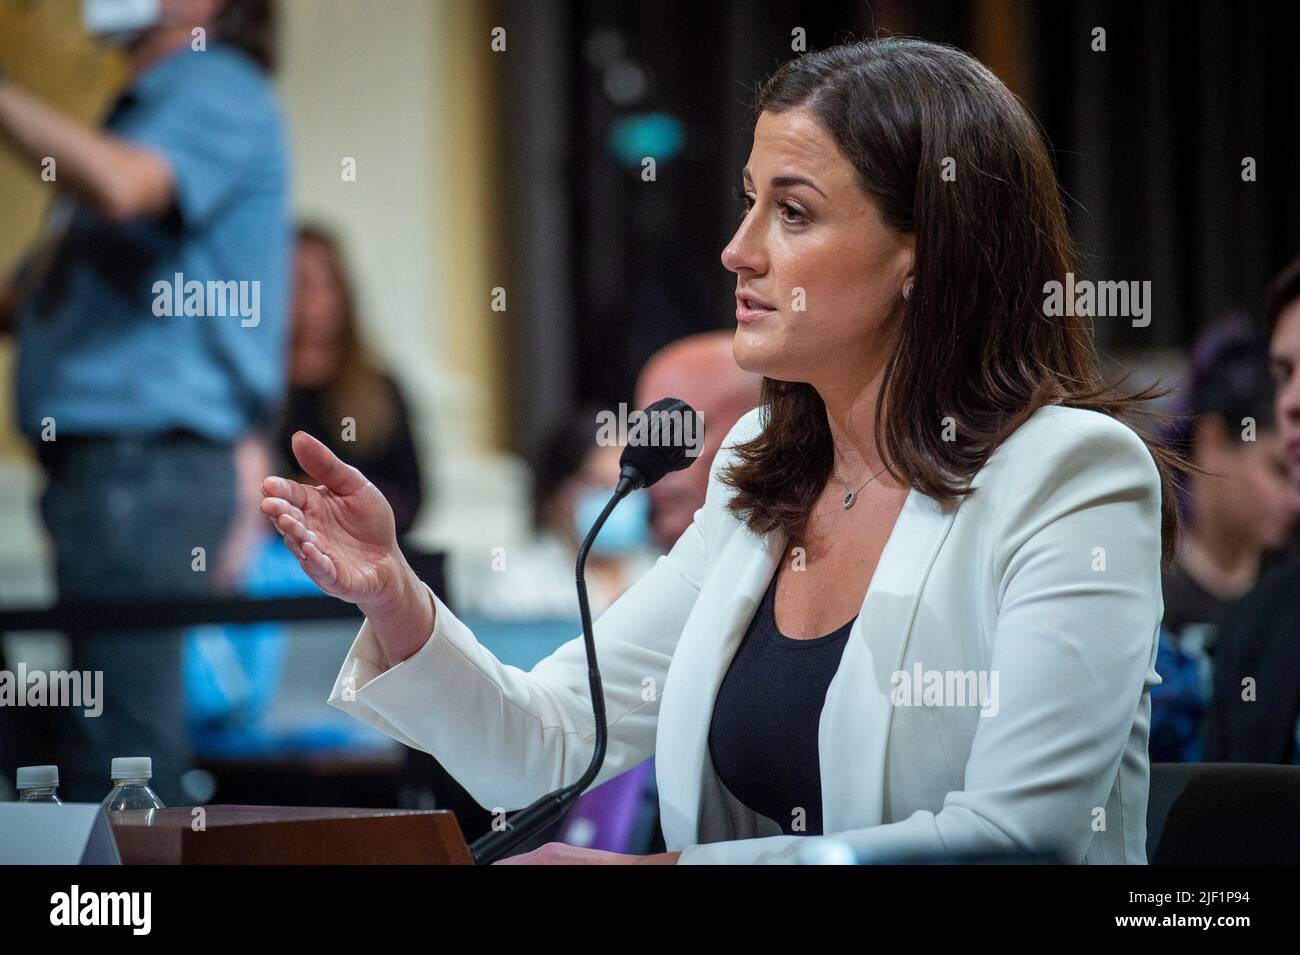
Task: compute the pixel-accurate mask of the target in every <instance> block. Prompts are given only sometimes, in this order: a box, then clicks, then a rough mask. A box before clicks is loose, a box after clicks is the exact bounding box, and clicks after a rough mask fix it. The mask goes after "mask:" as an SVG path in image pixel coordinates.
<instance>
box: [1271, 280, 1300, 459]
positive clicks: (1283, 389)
mask: <svg viewBox="0 0 1300 955" xmlns="http://www.w3.org/2000/svg"><path fill="white" fill-rule="evenodd" d="M1264 321H1265V327H1266V328H1267V329H1268V332H1269V367H1270V368H1271V369H1272V373H1273V382H1274V385H1275V386H1276V392H1275V395H1276V398H1275V405H1276V418H1277V428H1278V432H1279V434H1280V435H1281V444H1282V450H1283V453H1284V454H1285V455H1286V456H1287V459H1288V460H1289V461H1290V464H1291V476H1292V479H1293V480H1294V481H1295V482H1296V484H1297V485H1300V258H1297V259H1296V260H1295V261H1294V262H1292V263H1291V264H1290V265H1289V266H1287V268H1286V269H1284V270H1283V271H1282V273H1281V274H1280V275H1279V276H1278V277H1277V278H1276V279H1274V280H1273V284H1272V285H1271V286H1269V290H1268V294H1267V296H1266V297H1265V302H1264Z"/></svg>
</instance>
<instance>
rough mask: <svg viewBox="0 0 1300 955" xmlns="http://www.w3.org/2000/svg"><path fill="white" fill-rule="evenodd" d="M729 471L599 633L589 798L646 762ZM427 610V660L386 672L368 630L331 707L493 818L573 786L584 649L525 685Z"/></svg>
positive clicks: (585, 736)
mask: <svg viewBox="0 0 1300 955" xmlns="http://www.w3.org/2000/svg"><path fill="white" fill-rule="evenodd" d="M744 420H746V419H742V421H744ZM739 427H740V425H737V428H739ZM736 433H737V429H733V430H732V433H731V435H729V436H728V438H729V439H730V438H731V437H733V436H734V435H735V434H736ZM723 458H724V454H723V452H722V451H720V452H719V454H718V455H717V456H716V457H715V459H714V462H713V464H712V470H713V472H714V475H715V477H714V478H711V481H710V487H709V494H708V499H707V500H706V502H705V504H704V506H703V507H701V508H700V509H699V510H697V511H696V513H695V519H694V521H693V522H692V523H691V525H690V526H689V527H688V528H687V529H686V531H685V532H684V533H683V534H682V536H681V537H680V538H679V539H678V540H677V543H676V544H674V545H673V548H672V550H671V551H670V552H669V553H667V554H665V555H663V556H662V557H660V558H659V559H658V560H657V561H656V562H655V564H654V565H653V566H652V567H651V569H650V570H649V571H648V572H647V573H646V574H645V575H644V576H642V577H641V579H639V580H638V581H637V582H636V583H635V584H633V585H632V586H631V587H630V588H629V589H628V590H626V591H625V592H624V593H623V594H622V596H620V597H619V598H618V599H617V600H616V601H614V603H612V604H611V605H610V606H609V607H608V608H607V609H606V610H605V612H604V613H603V614H601V615H600V616H599V617H598V618H597V619H596V620H595V621H594V622H593V632H594V636H595V641H596V654H597V659H598V661H599V664H600V673H601V681H602V688H603V690H604V696H605V708H606V720H607V724H608V731H609V732H608V740H607V748H606V754H605V760H604V763H603V764H602V766H601V769H600V772H599V774H598V775H597V776H596V778H595V780H594V781H593V782H592V784H591V786H592V787H595V786H598V785H600V784H601V783H602V782H605V781H606V780H609V779H612V778H613V777H615V776H617V775H619V774H620V773H623V772H626V771H627V770H629V769H631V768H633V767H634V766H636V765H638V764H640V763H642V762H644V761H645V760H647V759H649V758H650V757H651V756H653V755H654V749H655V731H656V727H657V724H658V714H659V694H660V692H661V690H662V688H663V685H664V679H665V677H666V676H667V673H668V665H669V663H670V662H671V660H672V656H673V652H674V651H675V649H676V647H677V641H678V639H679V637H680V636H681V632H682V629H683V627H684V626H685V624H686V619H687V617H688V616H689V615H690V612H691V609H692V608H693V607H694V605H695V600H696V597H697V596H698V594H699V590H700V582H701V580H702V578H703V575H704V573H705V568H706V563H707V559H708V546H707V540H708V538H709V536H710V528H711V527H712V524H713V522H714V520H715V519H716V513H715V512H719V508H720V506H721V494H720V492H719V489H718V488H717V486H716V473H717V471H718V469H719V462H720V461H721V460H722V459H723ZM429 597H430V599H431V600H432V601H433V602H434V607H435V609H436V614H435V618H434V628H433V633H432V634H431V635H430V637H429V639H428V641H427V642H426V643H425V644H424V646H423V647H421V648H420V650H418V651H417V652H416V653H415V654H413V655H412V656H411V657H409V658H408V659H406V660H403V661H402V662H401V663H399V664H397V666H395V667H392V668H391V669H385V665H384V662H383V660H384V658H383V655H382V653H381V651H380V647H379V644H378V642H377V641H376V640H375V637H374V635H373V633H372V632H371V628H370V623H369V621H366V622H365V623H364V624H363V625H362V627H361V631H360V633H358V634H357V637H356V640H355V641H354V642H353V645H352V648H351V650H350V651H349V652H348V655H347V658H346V659H345V660H344V662H343V666H342V668H341V669H340V670H339V674H338V677H337V679H336V680H335V683H334V687H333V689H332V690H331V692H330V695H329V699H328V702H329V703H330V704H331V705H333V706H336V707H338V708H340V709H342V710H345V711H347V712H348V713H351V714H352V715H353V716H355V717H357V718H358V719H361V720H363V721H365V722H366V723H369V724H370V725H372V726H375V727H377V728H378V729H380V730H382V731H383V732H385V733H387V734H388V735H389V736H392V737H393V738H394V739H396V740H398V741H400V742H402V743H404V744H406V745H407V746H411V747H414V748H416V749H421V750H424V751H425V752H427V753H430V754H431V755H433V756H434V757H435V758H436V759H437V760H438V761H439V762H440V763H441V764H442V766H443V767H444V768H445V769H446V770H447V771H448V772H449V773H450V774H451V775H452V776H453V777H455V779H456V780H457V781H458V782H459V783H460V784H461V785H462V786H464V787H465V789H466V790H467V791H468V792H469V794H470V795H471V796H472V797H473V798H474V799H475V801H476V802H478V803H479V805H481V806H483V807H485V808H488V809H492V810H496V809H506V810H513V809H518V808H521V807H523V806H526V805H528V804H530V803H531V802H533V801H534V800H535V799H537V798H539V797H540V796H542V795H544V794H545V793H547V792H550V791H552V790H555V789H558V788H560V787H561V786H564V785H567V784H569V783H572V782H573V781H575V780H576V779H578V777H579V776H581V775H582V773H583V772H584V771H585V770H586V768H587V765H588V764H589V763H590V761H591V756H592V753H593V751H594V748H595V733H596V730H595V722H594V719H593V717H592V712H591V694H590V692H589V687H588V677H587V655H586V649H585V643H584V640H583V637H582V635H581V634H579V635H578V636H576V637H575V638H574V639H572V640H570V641H568V642H567V643H565V644H564V645H563V646H561V647H559V648H558V649H557V650H556V651H555V652H554V653H552V654H551V655H550V656H548V657H547V658H546V659H544V660H542V661H541V662H539V663H537V664H536V665H535V666H534V667H533V668H532V669H531V670H529V671H524V670H521V669H519V668H518V667H514V666H509V665H506V664H503V663H502V662H501V661H499V660H498V659H497V658H496V657H495V656H494V655H493V654H492V653H491V652H490V651H489V650H487V649H486V648H485V647H483V646H482V645H481V644H479V642H478V641H477V640H476V639H475V637H474V634H473V633H472V632H471V631H470V629H469V628H468V627H467V626H466V625H465V624H464V623H462V622H461V621H460V620H459V619H457V618H456V616H455V614H453V613H452V612H451V610H450V609H448V607H447V605H446V604H445V603H444V602H443V601H442V600H441V599H440V598H439V597H438V595H437V594H435V593H434V592H433V591H432V590H430V591H429ZM575 602H576V597H575Z"/></svg>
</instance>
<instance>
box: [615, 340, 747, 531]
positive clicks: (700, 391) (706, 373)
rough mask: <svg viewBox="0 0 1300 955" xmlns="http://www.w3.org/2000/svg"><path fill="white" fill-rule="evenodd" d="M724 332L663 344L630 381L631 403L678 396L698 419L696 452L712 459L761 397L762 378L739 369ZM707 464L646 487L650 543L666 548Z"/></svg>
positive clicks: (681, 527)
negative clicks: (700, 434)
mask: <svg viewBox="0 0 1300 955" xmlns="http://www.w3.org/2000/svg"><path fill="white" fill-rule="evenodd" d="M733 337H734V336H733V335H732V333H731V332H729V331H717V332H702V333H700V334H698V335H689V336H687V337H686V338H682V339H679V340H677V341H675V342H672V343H671V344H668V345H665V346H664V347H663V348H661V349H659V351H657V352H655V353H654V354H653V355H652V356H650V360H649V361H648V362H646V364H645V367H644V368H642V369H641V374H640V375H639V376H638V377H637V382H636V406H637V407H638V408H646V407H649V405H651V404H652V403H653V402H655V401H658V400H659V399H660V398H664V397H667V396H672V397H674V398H680V399H682V400H683V401H685V402H686V403H687V404H688V405H690V406H691V407H692V408H694V409H695V410H696V412H698V413H699V415H700V417H701V419H702V420H703V422H704V445H703V447H702V448H701V449H700V457H702V458H703V459H704V460H705V461H712V460H713V457H714V455H716V454H717V453H718V449H719V448H720V447H721V446H722V439H723V437H725V436H726V434H727V432H728V431H730V430H731V428H732V426H733V425H734V424H735V423H736V422H737V421H739V420H740V418H741V416H742V415H744V413H745V412H746V411H749V410H750V409H751V408H755V407H757V406H758V404H759V402H760V401H761V397H762V396H761V393H760V389H761V387H762V381H763V379H762V378H761V377H760V376H759V375H755V374H752V373H750V372H747V371H744V370H743V369H741V367H740V366H739V365H737V364H736V359H735V357H734V356H733V355H732V350H731V340H732V338H733ZM708 486H709V472H708V469H707V468H685V469H683V470H681V471H673V472H671V473H669V474H666V475H664V476H663V477H662V478H661V479H660V480H659V481H658V483H656V484H654V485H653V486H652V487H650V488H649V494H650V530H651V533H652V535H653V538H654V543H655V546H656V547H658V548H659V549H660V550H661V551H663V552H665V553H666V552H667V551H669V550H671V549H672V546H673V544H675V543H677V538H679V537H681V536H682V534H683V533H685V532H686V528H688V527H690V526H691V521H692V520H694V518H695V512H696V510H698V509H699V508H700V507H701V506H703V504H704V493H705V491H706V490H707V489H708Z"/></svg>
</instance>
